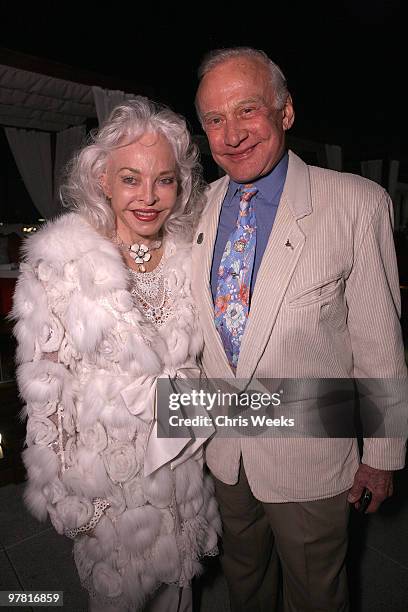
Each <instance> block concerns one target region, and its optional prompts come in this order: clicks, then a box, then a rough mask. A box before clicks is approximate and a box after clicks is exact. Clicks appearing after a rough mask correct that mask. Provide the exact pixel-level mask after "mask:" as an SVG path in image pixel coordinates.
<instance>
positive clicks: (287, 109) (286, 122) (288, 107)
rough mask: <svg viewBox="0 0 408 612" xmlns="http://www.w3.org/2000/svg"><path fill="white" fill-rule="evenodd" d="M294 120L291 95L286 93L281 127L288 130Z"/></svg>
mask: <svg viewBox="0 0 408 612" xmlns="http://www.w3.org/2000/svg"><path fill="white" fill-rule="evenodd" d="M294 121H295V110H294V108H293V102H292V96H290V95H288V97H287V98H286V102H285V106H284V107H283V110H282V127H283V129H284V130H285V131H286V130H289V129H290V128H291V127H292V125H293V122H294Z"/></svg>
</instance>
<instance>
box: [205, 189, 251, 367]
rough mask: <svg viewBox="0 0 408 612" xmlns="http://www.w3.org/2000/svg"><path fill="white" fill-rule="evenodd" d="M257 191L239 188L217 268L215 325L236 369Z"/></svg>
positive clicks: (246, 299) (244, 316)
mask: <svg viewBox="0 0 408 612" xmlns="http://www.w3.org/2000/svg"><path fill="white" fill-rule="evenodd" d="M257 191H258V190H257V188H256V187H254V185H243V186H242V187H241V188H240V202H239V214H238V219H237V222H236V227H235V229H234V230H233V232H232V233H231V235H230V236H229V238H228V240H227V244H226V245H225V249H224V253H223V256H222V258H221V263H220V267H219V269H218V283H217V291H216V294H215V313H214V318H215V326H216V328H217V330H218V333H219V334H220V336H221V340H222V343H223V345H224V350H225V353H226V355H227V358H228V361H229V362H230V364H231V366H232V367H233V368H236V367H237V363H238V357H239V351H240V347H241V340H242V336H243V334H244V330H245V325H246V322H247V318H248V310H249V289H250V285H251V277H252V270H253V267H254V259H255V247H256V217H255V209H254V205H253V200H252V198H253V196H254V195H255V194H256V193H257ZM251 201H252V203H251Z"/></svg>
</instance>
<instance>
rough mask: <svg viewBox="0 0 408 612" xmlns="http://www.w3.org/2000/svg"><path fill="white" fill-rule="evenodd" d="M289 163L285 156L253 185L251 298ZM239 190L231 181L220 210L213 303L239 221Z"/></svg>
mask: <svg viewBox="0 0 408 612" xmlns="http://www.w3.org/2000/svg"><path fill="white" fill-rule="evenodd" d="M288 161H289V157H288V154H287V153H285V155H284V156H283V157H282V159H281V160H280V162H279V163H278V164H277V165H276V166H275V167H274V169H273V170H272V171H271V172H270V173H269V174H267V175H266V176H263V177H262V178H260V179H258V180H257V181H255V182H254V183H253V185H255V186H256V187H257V189H258V193H257V194H256V195H255V196H254V202H255V215H256V250H255V261H254V268H253V272H252V279H251V286H250V294H252V291H253V289H254V287H255V282H256V277H257V274H258V270H259V266H260V265H261V261H262V257H263V254H264V252H265V248H266V245H267V243H268V240H269V235H270V233H271V230H272V226H273V222H274V221H275V217H276V212H277V210H278V204H279V200H280V198H281V195H282V191H283V187H284V184H285V180H286V174H287V171H288ZM240 187H241V184H240V183H236V182H235V181H233V180H230V183H229V186H228V191H227V193H226V194H225V198H224V201H223V203H222V207H221V212H220V218H219V222H218V231H217V237H216V240H215V246H214V255H213V261H212V266H211V291H212V296H213V300H214V299H215V293H216V291H217V283H218V274H217V273H218V268H219V266H220V262H221V257H222V254H223V253H224V249H225V245H226V244H227V240H228V237H229V235H230V234H231V232H232V231H233V229H234V227H235V223H236V220H237V217H238V211H239V188H240Z"/></svg>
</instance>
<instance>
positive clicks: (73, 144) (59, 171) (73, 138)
mask: <svg viewBox="0 0 408 612" xmlns="http://www.w3.org/2000/svg"><path fill="white" fill-rule="evenodd" d="M85 132H86V130H85V126H84V125H79V126H75V127H71V128H68V129H67V130H63V131H62V132H57V135H56V142H55V164H54V197H55V199H56V200H57V201H58V198H59V188H60V185H61V179H62V177H63V170H64V168H65V166H66V164H67V163H68V162H69V160H70V159H71V158H72V156H73V155H74V153H75V152H76V151H77V150H78V149H79V148H80V146H81V145H82V144H83V143H84V141H85Z"/></svg>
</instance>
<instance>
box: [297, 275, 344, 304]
mask: <svg viewBox="0 0 408 612" xmlns="http://www.w3.org/2000/svg"><path fill="white" fill-rule="evenodd" d="M343 293H344V279H343V277H342V276H336V277H335V278H329V279H326V280H324V281H321V282H319V283H314V284H313V285H311V286H310V287H307V288H306V289H302V290H301V291H298V292H297V293H295V294H294V295H291V296H290V297H289V299H288V302H289V307H290V308H302V307H304V306H309V305H310V304H315V303H317V302H322V303H324V302H326V301H327V300H328V299H329V298H332V297H333V296H336V295H338V294H339V295H340V294H343Z"/></svg>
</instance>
